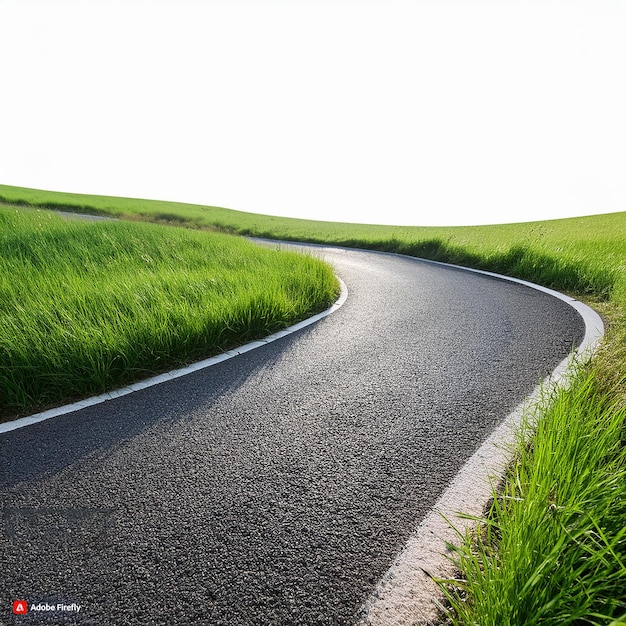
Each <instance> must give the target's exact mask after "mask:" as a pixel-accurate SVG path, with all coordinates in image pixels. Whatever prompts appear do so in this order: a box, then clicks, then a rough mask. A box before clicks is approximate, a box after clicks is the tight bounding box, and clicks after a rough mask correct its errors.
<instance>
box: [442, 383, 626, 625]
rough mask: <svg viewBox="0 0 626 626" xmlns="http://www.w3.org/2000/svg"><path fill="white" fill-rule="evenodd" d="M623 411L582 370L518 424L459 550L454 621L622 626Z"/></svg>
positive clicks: (625, 602)
mask: <svg viewBox="0 0 626 626" xmlns="http://www.w3.org/2000/svg"><path fill="white" fill-rule="evenodd" d="M625 417H626V408H624V407H621V408H620V407H618V406H616V405H615V404H614V403H612V402H611V401H609V400H608V398H607V397H606V396H601V395H599V394H598V386H597V384H596V381H594V375H593V373H592V372H589V371H587V372H581V374H580V377H579V380H578V382H577V384H576V385H575V387H574V389H573V390H572V391H568V392H561V393H559V394H558V397H557V398H556V399H555V400H554V401H553V402H552V403H551V404H550V405H549V407H548V408H547V410H544V411H543V412H542V414H541V416H540V419H537V420H532V419H530V420H529V421H528V422H527V423H526V425H525V429H524V430H523V431H522V433H521V435H520V442H519V446H518V453H517V456H516V458H515V462H514V464H513V465H512V466H511V468H510V470H509V476H508V481H507V482H506V487H505V488H504V490H503V491H502V493H500V494H499V495H498V496H497V497H496V498H495V499H494V503H493V505H492V507H491V510H490V511H489V514H488V515H487V516H486V517H485V518H484V519H480V520H476V521H477V522H478V532H477V533H476V534H470V535H468V536H466V537H464V542H463V544H462V547H461V548H460V549H459V551H458V560H457V563H458V564H459V566H460V568H461V570H462V571H463V576H464V578H465V582H458V581H454V583H453V584H452V587H451V588H450V589H449V591H448V595H449V599H450V600H451V602H452V604H453V606H454V608H455V611H454V616H453V619H452V620H451V622H452V623H453V624H480V625H481V626H512V625H521V624H524V625H526V626H534V625H540V624H546V625H547V624H555V625H556V624H563V625H565V624H571V625H581V624H597V625H598V626H600V625H607V624H614V625H616V624H619V623H621V624H623V623H625V620H626V584H625V583H626V545H625V544H626V523H625V522H626V519H625V515H624V510H625V508H626V447H625V446H624V434H625V433H624V419H625ZM444 588H445V587H444Z"/></svg>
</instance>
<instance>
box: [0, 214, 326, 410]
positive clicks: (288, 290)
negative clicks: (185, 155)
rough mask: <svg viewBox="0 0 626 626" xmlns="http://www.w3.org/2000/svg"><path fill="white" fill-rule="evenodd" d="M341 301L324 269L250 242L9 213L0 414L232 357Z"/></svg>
mask: <svg viewBox="0 0 626 626" xmlns="http://www.w3.org/2000/svg"><path fill="white" fill-rule="evenodd" d="M337 293H338V285H337V280H336V278H335V277H334V275H333V272H332V269H331V268H330V267H329V266H327V265H326V264H324V263H322V262H321V261H320V260H318V259H315V258H313V257H311V256H305V255H300V254H295V253H288V252H283V251H278V250H274V249H269V248H266V247H261V246H257V245H254V244H252V243H250V242H248V241H246V240H243V239H241V238H237V237H233V236H229V235H223V234H216V233H205V232H194V231H189V230H185V229H180V228H171V227H162V226H156V225H152V224H138V223H137V224H133V223H125V222H112V221H106V222H104V221H103V222H83V221H78V220H71V221H70V220H67V219H63V218H61V217H59V216H57V215H55V214H54V213H52V212H50V211H33V210H25V209H17V208H12V209H11V208H7V207H4V208H3V207H0V411H1V413H2V415H3V416H4V417H6V416H9V415H12V414H16V413H20V412H25V411H32V410H34V409H36V408H42V407H46V406H49V405H53V404H55V403H58V402H62V401H64V400H67V399H68V398H75V397H81V396H84V395H86V394H89V393H93V392H102V391H104V390H106V389H110V388H112V387H116V386H119V385H121V384H123V383H127V382H129V381H131V380H135V379H138V378H141V377H145V376H147V375H149V374H151V373H154V372H158V371H163V370H166V369H169V368H171V367H173V366H178V365H181V364H183V363H187V362H189V361H190V360H194V359H198V358H201V357H205V356H209V355H211V354H215V353H217V352H220V351H224V350H227V349H228V348H230V347H232V346H234V345H236V344H241V343H243V342H245V341H248V340H251V339H255V338H259V337H261V336H263V335H267V334H269V333H270V332H272V331H275V330H277V329H280V328H284V327H286V326H288V325H290V324H291V323H293V322H295V321H297V320H300V319H303V318H305V317H307V316H309V315H311V314H312V313H315V312H318V311H320V310H322V309H324V308H326V307H328V306H329V305H330V304H331V303H332V302H333V301H334V300H335V299H336V296H337Z"/></svg>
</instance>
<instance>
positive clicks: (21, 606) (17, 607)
mask: <svg viewBox="0 0 626 626" xmlns="http://www.w3.org/2000/svg"><path fill="white" fill-rule="evenodd" d="M13 613H15V615H24V614H26V613H28V603H27V602H26V600H15V602H13Z"/></svg>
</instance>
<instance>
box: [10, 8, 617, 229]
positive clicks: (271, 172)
mask: <svg viewBox="0 0 626 626" xmlns="http://www.w3.org/2000/svg"><path fill="white" fill-rule="evenodd" d="M0 33H1V36H0V183H4V184H10V185H20V186H26V187H35V188H43V189H53V190H59V191H73V192H80V193H94V194H106V195H121V196H128V197H142V198H154V199H166V200H179V201H187V202H194V203H199V204H206V205H217V206H225V207H228V208H234V209H240V210H246V211H253V212H259V213H268V214H277V215H288V216H299V217H309V218H314V219H333V220H342V221H354V222H373V223H395V224H422V225H434V224H471V223H494V222H511V221H523V220H533V219H544V218H551V217H565V216H574V215H584V214H592V213H603V212H610V211H621V210H626V202H625V200H626V2H623V1H621V0H620V1H618V0H589V1H585V0H570V1H565V0H519V1H514V0H491V1H489V0H458V1H454V0H438V1H436V0H430V1H428V0H421V1H420V0H415V1H409V0H406V1H401V0H384V1H383V0H380V1H378V0H370V1H368V0H352V1H351V0H338V1H330V0H283V1H282V2H277V1H271V0H255V1H248V2H246V1H244V0H229V1H222V2H220V1H219V0H205V1H201V0H196V1H193V0H182V1H181V0H178V1H176V2H174V1H165V0H162V1H160V2H159V1H148V0H143V1H142V0H124V1H122V0H118V1H111V0H106V1H105V0H82V1H79V0H75V1H74V2H66V1H56V0H47V1H37V0H0Z"/></svg>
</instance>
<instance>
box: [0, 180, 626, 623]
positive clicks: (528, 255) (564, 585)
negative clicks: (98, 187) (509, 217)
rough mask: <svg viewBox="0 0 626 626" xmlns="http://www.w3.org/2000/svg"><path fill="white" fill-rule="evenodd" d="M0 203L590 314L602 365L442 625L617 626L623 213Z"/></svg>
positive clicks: (532, 458) (525, 464)
mask: <svg viewBox="0 0 626 626" xmlns="http://www.w3.org/2000/svg"><path fill="white" fill-rule="evenodd" d="M0 199H5V200H9V201H12V202H20V203H23V204H30V205H37V206H45V207H57V208H66V209H70V210H77V211H84V212H88V213H100V214H108V215H116V216H120V217H127V218H131V219H141V220H147V221H166V222H173V223H177V224H184V225H187V226H191V227H193V228H198V229H209V230H221V231H227V232H233V233H239V234H246V235H257V236H266V237H271V238H283V239H291V240H303V241H314V242H320V243H332V244H340V245H347V246H357V247H364V248H372V249H380V250H385V251H391V252H400V253H404V254H409V255H414V256H421V257H425V258H430V259H434V260H439V261H445V262H450V263H458V264H461V265H467V266H470V267H477V268H481V269H487V270H491V271H496V272H500V273H503V274H508V275H511V276H517V277H520V278H524V279H527V280H531V281H533V282H536V283H540V284H543V285H545V286H547V287H551V288H554V289H558V290H560V291H565V292H568V293H570V294H572V295H574V296H576V297H579V298H581V299H584V300H586V301H587V302H588V303H591V304H593V305H594V306H595V307H596V308H597V309H598V310H599V311H600V312H601V314H603V316H604V318H605V321H606V322H607V323H608V332H607V334H606V337H605V340H604V342H603V346H602V348H601V351H600V353H599V355H598V357H597V358H596V359H595V360H594V361H593V363H592V364H591V365H587V366H585V367H584V368H582V369H581V371H580V373H579V377H578V380H577V382H575V383H574V384H573V385H572V387H571V388H570V389H569V390H568V391H564V392H562V393H561V394H560V395H559V397H558V400H557V401H556V403H555V404H554V405H553V406H552V407H547V406H546V407H545V408H544V411H543V413H542V414H539V415H538V416H537V419H536V423H534V424H530V425H528V426H527V428H526V430H525V432H524V433H523V438H522V439H521V441H520V447H519V450H518V453H517V459H516V463H515V464H513V465H512V467H511V469H510V472H509V475H508V480H507V483H506V485H505V486H504V488H503V492H502V493H496V494H494V502H495V504H494V507H492V510H491V511H490V512H489V514H488V515H486V516H485V518H484V519H483V520H481V522H480V527H479V532H478V533H477V534H476V535H470V536H468V537H466V538H465V543H464V544H463V546H462V547H461V548H460V551H459V556H460V566H461V567H462V569H463V577H464V578H465V582H457V583H456V584H457V590H458V591H450V589H449V588H448V587H445V588H446V589H448V591H449V593H450V597H451V599H452V600H453V601H454V602H453V610H452V613H451V615H450V617H449V619H450V620H451V621H453V622H454V623H455V624H459V625H460V624H467V625H469V624H479V625H481V626H488V625H492V624H493V625H494V626H496V625H497V626H506V625H511V626H513V625H515V626H523V625H525V624H546V625H552V624H576V625H579V624H580V625H582V624H611V623H613V624H617V623H620V624H622V623H626V619H625V618H624V617H623V616H624V614H625V613H626V571H625V568H624V563H625V562H626V536H625V534H626V531H624V528H626V493H625V488H624V484H625V483H626V480H624V479H625V478H626V476H624V463H625V457H624V440H625V438H626V428H625V423H624V421H625V417H626V414H625V413H626V212H623V213H614V214H607V215H597V216H590V217H584V218H572V219H563V220H551V221H543V222H529V223H522V224H507V225H501V226H500V225H498V226H495V225H494V226H476V227H445V228H444V227H442V228H420V227H401V226H397V227H396V226H370V225H358V224H357V225H355V224H340V223H339V224H338V223H331V222H315V221H311V220H293V219H288V218H277V217H270V216H262V215H255V214H251V213H241V212H237V211H229V210H227V209H219V208H212V207H200V206H195V205H188V204H177V203H171V202H155V201H148V200H132V199H115V198H104V197H97V196H79V195H75V194H61V193H52V192H42V191H36V190H30V189H22V188H17V187H7V186H2V185H0ZM612 620H615V621H612ZM620 620H621V621H620Z"/></svg>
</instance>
